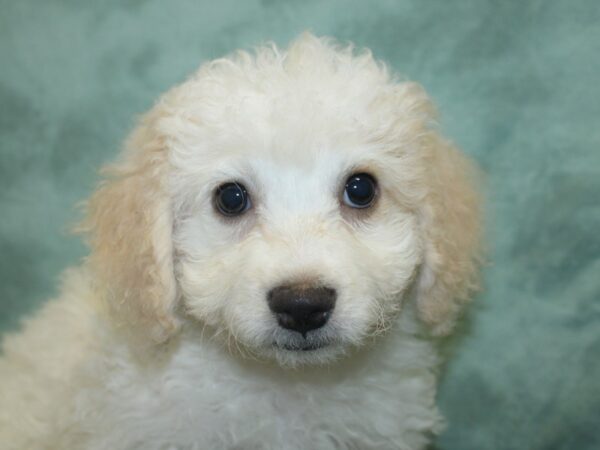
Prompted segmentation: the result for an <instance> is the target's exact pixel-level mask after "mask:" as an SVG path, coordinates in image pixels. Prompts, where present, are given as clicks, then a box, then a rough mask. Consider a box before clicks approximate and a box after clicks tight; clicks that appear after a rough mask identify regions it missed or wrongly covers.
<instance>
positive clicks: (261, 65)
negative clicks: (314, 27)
mask: <svg viewBox="0 0 600 450" xmlns="http://www.w3.org/2000/svg"><path fill="white" fill-rule="evenodd" d="M162 105H163V106H164V107H165V108H166V110H167V111H166V112H167V114H165V115H164V117H163V120H162V121H161V123H160V127H161V129H162V131H163V132H164V133H165V134H166V135H167V139H168V141H169V143H170V146H171V147H172V148H174V149H175V151H177V150H181V151H184V152H185V150H184V149H188V150H189V149H191V148H193V149H194V150H195V152H200V153H202V154H203V155H204V157H209V158H210V156H211V154H213V153H216V154H222V153H224V151H226V153H227V155H229V156H234V155H235V152H239V153H240V154H242V155H243V154H244V153H245V152H247V149H248V148H252V153H253V156H255V157H258V156H260V152H261V151H262V153H263V154H264V155H267V156H268V157H269V158H270V159H274V158H275V159H277V158H281V160H282V161H290V158H291V159H292V161H293V163H294V164H299V163H301V162H302V161H301V160H302V159H303V158H307V157H311V156H312V155H314V153H315V152H318V151H320V150H322V149H328V150H331V149H334V150H335V149H336V148H344V149H345V150H347V149H348V148H349V147H352V145H365V146H367V144H376V146H378V147H382V146H385V145H384V144H389V143H393V146H394V147H397V146H398V145H401V144H402V143H403V142H402V140H399V138H400V137H402V136H404V138H405V139H404V140H406V139H408V138H411V139H414V137H415V136H418V135H419V133H414V132H413V131H414V127H415V126H419V127H422V126H425V125H426V122H427V121H428V120H429V113H430V111H429V103H428V101H427V99H426V96H425V95H424V94H422V93H421V92H420V90H419V89H417V88H416V87H415V86H414V85H412V84H411V83H397V82H395V80H393V79H392V78H391V76H390V74H389V72H388V70H387V68H386V67H385V65H384V64H383V63H380V62H378V61H376V60H375V59H374V58H373V57H372V55H371V53H370V52H369V51H366V50H365V51H362V52H356V51H355V50H354V48H353V47H352V46H347V47H342V46H339V45H338V44H335V43H333V42H332V41H329V40H327V39H323V38H316V37H314V36H312V35H310V34H304V35H302V36H301V37H300V38H298V39H297V40H296V41H295V42H293V43H292V44H291V45H290V47H289V48H288V49H287V50H285V51H284V50H280V49H278V48H277V47H276V46H275V45H266V46H263V47H259V48H257V49H256V50H255V52H254V53H253V54H251V53H248V52H238V53H236V54H234V55H232V56H231V57H229V58H222V59H218V60H215V61H212V62H209V63H207V64H205V65H203V66H202V67H201V68H200V69H199V70H198V72H197V73H196V74H194V75H193V76H192V77H191V78H190V79H189V80H188V81H187V82H185V83H184V84H182V85H181V86H179V87H177V88H175V89H173V90H172V91H170V92H169V93H167V94H166V95H165V97H164V98H163V100H162ZM399 122H401V123H402V124H403V125H402V126H398V123H399ZM405 144H406V143H405Z"/></svg>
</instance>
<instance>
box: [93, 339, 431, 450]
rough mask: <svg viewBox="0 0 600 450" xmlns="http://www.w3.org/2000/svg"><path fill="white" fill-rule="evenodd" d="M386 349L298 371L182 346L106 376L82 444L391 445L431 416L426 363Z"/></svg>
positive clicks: (404, 439)
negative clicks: (160, 359) (163, 360)
mask: <svg viewBox="0 0 600 450" xmlns="http://www.w3.org/2000/svg"><path fill="white" fill-rule="evenodd" d="M414 350H415V349H414V348H412V349H411V351H412V352H414ZM420 351H422V352H424V353H426V352H430V351H431V349H430V348H429V347H427V346H426V345H425V346H423V348H422V349H421V350H420ZM401 353H402V352H401ZM390 356H391V355H387V357H386V358H387V359H386V360H384V361H380V360H377V361H376V360H374V359H373V358H367V359H366V360H365V361H364V362H363V363H364V365H363V364H357V365H342V366H340V367H336V368H332V369H323V370H322V371H321V372H319V371H310V372H303V371H292V370H283V369H280V368H278V369H275V368H264V367H261V366H260V365H255V364H253V363H248V364H246V363H244V362H240V361H237V360H235V359H225V358H223V354H222V353H220V354H218V353H214V352H212V351H211V350H210V349H198V348H193V347H189V348H184V349H182V350H181V352H180V353H178V354H177V355H176V357H175V358H174V360H173V363H172V364H171V365H170V366H169V367H167V368H165V369H164V370H162V371H156V372H154V373H152V372H150V373H148V372H146V373H140V372H139V371H137V370H135V369H134V368H131V370H126V371H121V372H119V373H115V374H113V376H112V380H111V382H110V383H109V384H108V386H107V388H108V392H105V393H104V394H103V398H99V399H98V400H99V403H100V405H102V406H103V407H100V408H99V409H97V410H96V412H97V414H93V415H94V416H95V417H96V420H97V421H99V422H100V423H96V424H90V426H91V428H92V429H95V430H96V431H99V430H100V429H103V428H104V429H105V431H104V432H102V433H98V432H95V433H94V436H95V437H94V438H93V440H97V442H92V443H90V448H113V449H114V448H123V449H125V448H126V449H130V448H131V449H133V448H144V449H154V448H156V449H167V448H178V449H194V448H198V449H204V448H223V449H238V448H239V449H253V448H256V449H269V448H273V449H305V448H319V449H328V448H370V447H371V446H373V445H374V444H377V445H380V446H382V448H397V446H398V445H400V444H403V445H405V444H406V443H407V442H410V440H411V439H413V438H414V436H413V435H416V434H420V433H421V430H426V429H431V428H435V426H436V424H439V416H438V414H437V411H436V409H435V407H434V406H433V399H434V395H435V378H434V376H433V375H432V372H431V367H427V366H426V365H422V366H421V367H410V368H408V369H407V368H406V367H402V366H403V364H402V362H401V360H402V359H403V355H402V354H396V355H395V356H394V357H390ZM406 356H408V355H406ZM424 356H425V358H424V359H425V360H427V359H428V358H427V357H426V356H427V355H424ZM411 359H412V358H411ZM406 365H408V364H407V363H406V362H405V363H404V366H406ZM102 409H104V410H105V411H104V412H105V413H106V414H103V413H101V412H100V411H101V410H102ZM107 411H110V413H107ZM88 417H89V416H88ZM90 418H91V417H90ZM409 448H417V447H409Z"/></svg>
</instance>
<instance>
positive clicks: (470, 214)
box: [417, 132, 481, 335]
mask: <svg viewBox="0 0 600 450" xmlns="http://www.w3.org/2000/svg"><path fill="white" fill-rule="evenodd" d="M424 151H425V158H426V161H425V175H426V176H427V184H428V191H427V194H426V196H425V202H424V206H423V208H422V210H421V223H422V227H423V230H424V233H425V234H424V241H425V254H424V262H423V265H422V267H421V273H420V279H419V282H418V286H417V307H418V311H419V315H420V317H421V319H422V320H423V321H424V322H425V323H427V324H428V325H430V326H431V331H432V333H433V334H436V335H445V334H448V333H449V332H450V331H451V329H452V328H453V326H454V324H455V322H456V319H457V317H458V315H459V313H460V311H461V307H462V306H463V305H464V304H465V303H467V302H468V300H469V297H470V295H472V294H473V291H474V290H476V289H477V287H478V284H479V266H480V263H481V249H480V246H481V211H480V198H479V194H478V192H477V185H478V182H477V181H478V180H477V178H478V173H477V168H476V167H475V166H474V164H473V163H471V162H470V161H469V160H468V159H467V158H466V157H465V156H464V155H463V154H462V153H461V152H459V151H458V150H457V149H456V148H454V147H453V146H452V145H451V144H449V143H448V142H446V141H444V140H443V138H441V137H440V136H439V135H438V134H437V133H436V132H431V133H430V135H429V137H428V138H427V144H426V146H425V150H424Z"/></svg>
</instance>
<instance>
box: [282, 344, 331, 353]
mask: <svg viewBox="0 0 600 450" xmlns="http://www.w3.org/2000/svg"><path fill="white" fill-rule="evenodd" d="M273 345H274V346H275V347H277V348H280V349H282V350H288V351H290V352H310V351H314V350H318V349H320V348H324V347H327V345H328V344H326V343H324V342H321V343H308V342H307V343H305V344H302V345H291V344H278V343H277V342H274V343H273Z"/></svg>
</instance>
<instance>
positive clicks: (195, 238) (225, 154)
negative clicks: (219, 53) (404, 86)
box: [165, 80, 423, 364]
mask: <svg viewBox="0 0 600 450" xmlns="http://www.w3.org/2000/svg"><path fill="white" fill-rule="evenodd" d="M341 88H342V90H343V86H342V87H341ZM338 89H340V88H338ZM373 100H374V99H373V98H370V97H369V96H365V97H364V98H363V97H360V98H359V99H355V100H354V101H353V102H348V101H345V100H344V99H343V98H342V93H341V92H340V93H334V95H331V92H330V91H329V89H325V90H318V89H315V88H314V87H313V88H312V89H307V88H306V87H305V86H303V85H302V84H301V83H300V82H298V81H296V80H288V81H287V83H286V84H285V85H283V86H280V91H275V92H269V93H265V92H262V93H257V92H256V90H255V88H254V87H253V86H249V87H247V90H242V92H239V93H236V94H233V95H232V94H229V95H228V96H227V97H221V98H219V99H216V100H214V101H212V102H211V103H212V105H213V106H212V109H211V111H210V112H211V114H212V116H211V119H207V118H206V116H207V111H206V110H205V109H204V108H203V107H200V108H199V110H198V109H195V108H194V111H189V112H188V114H186V116H188V117H193V118H194V120H193V121H188V122H186V123H180V124H179V127H178V129H179V130H180V131H181V130H183V129H184V128H185V133H174V134H173V138H172V140H171V141H170V142H169V145H170V149H171V160H170V161H171V165H172V172H171V176H170V186H171V189H172V198H173V203H174V205H175V213H174V216H175V224H174V247H175V260H176V268H175V270H176V274H177V280H178V283H179V286H180V289H181V293H182V299H183V302H184V304H185V310H186V312H187V314H189V315H190V316H192V317H193V318H194V320H197V321H199V322H201V323H202V324H207V325H209V326H210V327H211V328H213V329H215V330H217V332H218V333H220V334H221V336H223V337H224V338H226V339H228V340H229V343H230V345H231V347H232V348H235V349H240V350H242V351H245V352H248V353H251V354H253V355H261V356H268V357H274V358H276V359H277V360H278V361H279V362H281V363H284V364H297V363H303V362H310V363H312V362H323V361H328V360H330V359H331V358H334V357H336V356H339V355H340V354H342V353H343V352H344V351H345V350H347V349H349V348H351V347H354V346H359V345H361V344H362V343H364V341H365V340H366V339H367V338H369V337H371V336H373V335H374V334H376V333H379V332H381V331H382V330H384V329H385V328H386V327H388V326H389V325H390V322H391V320H392V319H393V318H394V316H395V314H396V312H397V311H399V309H400V306H401V303H402V299H403V294H404V293H405V292H406V291H407V289H408V287H409V285H410V283H411V281H412V280H413V279H414V276H415V272H416V269H417V267H418V265H419V264H420V262H421V260H422V253H423V251H422V243H421V236H420V233H419V224H418V219H417V216H416V213H415V210H414V205H413V204H412V203H411V201H410V200H409V199H408V198H407V193H409V192H410V191H411V190H415V189H416V184H415V179H414V175H415V172H418V171H419V167H418V162H417V161H415V160H414V158H412V157H411V156H410V153H411V151H413V150H414V149H411V148H404V149H399V148H398V147H397V145H393V144H392V143H390V142H386V141H385V139H383V138H382V137H381V136H378V137H377V136H376V132H377V131H378V130H377V125H381V124H380V123H379V124H378V123H373V120H375V121H376V120H377V117H376V116H377V107H376V106H374V105H372V104H371V103H372V102H373ZM215 105H219V106H215ZM365 115H366V118H363V116H365ZM372 116H375V117H372ZM165 126H169V124H168V121H167V125H165ZM171 126H172V125H171ZM408 137H409V138H411V139H412V138H413V136H408ZM411 139H407V141H411ZM411 143H413V144H414V142H412V141H411ZM396 144H397V143H396ZM411 165H412V167H411ZM407 172H411V174H410V175H409V174H407ZM411 194H412V195H413V196H414V195H415V194H416V193H415V192H412V193H411Z"/></svg>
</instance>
